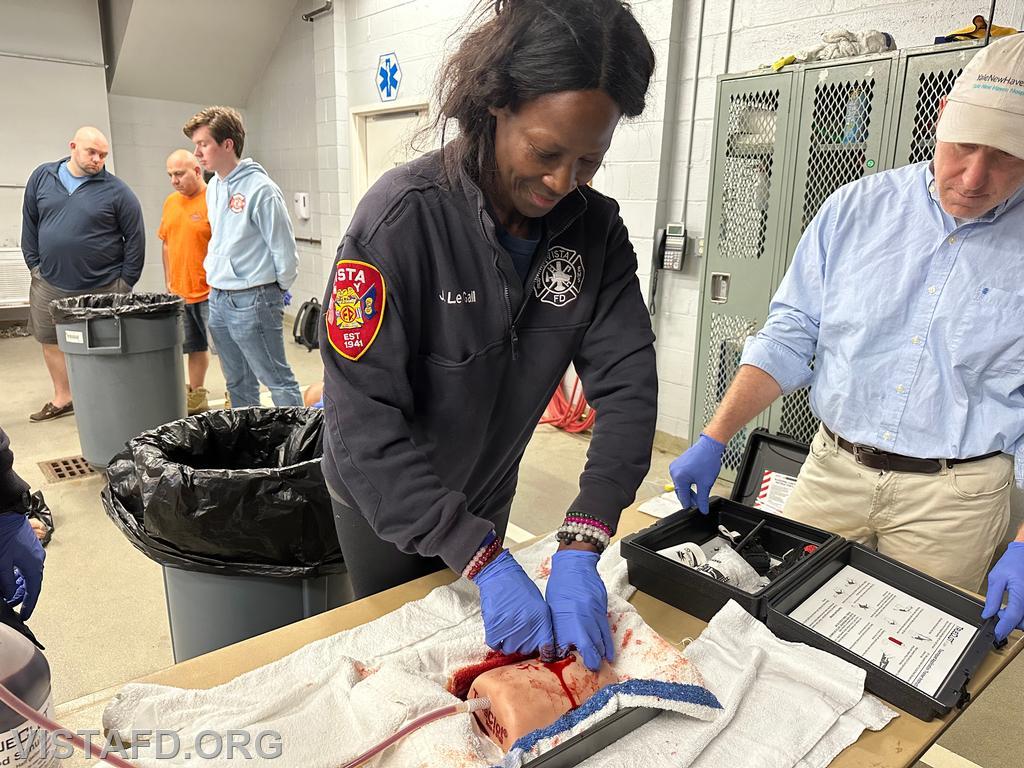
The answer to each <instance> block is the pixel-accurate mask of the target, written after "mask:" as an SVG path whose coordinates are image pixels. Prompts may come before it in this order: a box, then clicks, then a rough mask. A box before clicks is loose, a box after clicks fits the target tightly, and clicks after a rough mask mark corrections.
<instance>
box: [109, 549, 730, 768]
mask: <svg viewBox="0 0 1024 768" xmlns="http://www.w3.org/2000/svg"><path fill="white" fill-rule="evenodd" d="M555 547H556V542H555V540H554V538H553V537H550V538H549V539H547V540H545V541H543V542H541V543H539V544H536V545H534V546H532V547H529V548H527V549H525V550H522V551H520V552H518V553H517V554H516V557H517V559H518V560H519V561H520V562H521V563H522V564H523V567H524V568H525V569H526V571H527V573H530V574H531V575H532V576H533V577H534V578H535V579H536V580H537V581H538V583H539V586H540V588H541V590H543V589H544V586H545V585H544V582H545V581H546V580H547V577H548V575H549V574H550V563H551V560H550V556H551V553H552V552H553V551H554V549H555ZM599 567H600V572H601V575H602V578H603V579H604V581H605V584H606V586H607V588H608V592H609V618H610V621H611V624H612V629H613V637H614V638H615V641H616V649H617V657H616V660H615V663H614V664H613V665H612V669H613V671H614V672H615V673H616V675H617V676H618V677H619V679H620V680H621V681H622V682H620V683H618V684H617V685H615V686H609V687H608V688H606V689H604V690H603V691H602V692H599V694H598V696H595V700H594V701H593V703H591V704H590V706H589V707H588V706H584V707H580V708H579V709H578V710H576V711H575V712H573V713H570V714H569V715H567V716H566V717H564V718H562V719H561V720H559V721H558V723H556V724H555V725H554V726H552V727H551V728H549V729H545V730H544V731H543V732H540V731H538V732H535V733H534V734H532V735H531V737H527V738H525V739H521V740H520V742H519V743H517V744H516V745H514V746H513V749H512V750H510V752H509V754H508V755H503V754H502V752H501V750H500V749H499V748H498V747H497V746H496V745H495V744H494V743H493V742H491V741H490V739H488V738H487V737H486V736H485V735H483V733H482V732H481V731H480V729H479V728H478V727H476V726H475V724H474V722H473V718H472V716H471V715H454V716H451V717H448V718H445V719H443V720H439V721H436V722H434V723H431V724H430V725H428V726H425V727H424V728H422V729H421V730H419V731H417V732H416V733H414V734H412V735H410V736H408V737H407V738H406V739H404V740H403V741H402V742H400V743H399V744H398V745H397V746H395V747H393V748H391V749H389V750H388V751H387V752H385V753H384V754H383V755H382V756H381V757H379V758H377V760H376V761H375V762H374V766H403V767H404V766H432V765H437V766H464V767H465V768H470V767H473V768H476V767H478V766H480V767H482V766H490V765H494V764H496V763H500V762H502V761H503V760H504V761H505V764H506V765H510V766H517V765H519V764H521V763H522V762H523V761H525V760H528V759H529V758H531V757H533V756H535V755H537V754H539V753H541V752H543V751H546V750H547V749H548V748H549V747H550V746H551V745H552V744H555V743H557V742H558V741H560V740H564V739H565V738H568V737H569V736H572V735H573V734H575V733H577V732H579V731H580V730H582V729H584V728H586V727H589V726H590V725H592V724H593V723H594V722H596V721H597V720H599V719H601V718H603V717H607V716H609V715H610V714H611V713H613V712H615V711H616V710H617V709H618V708H619V707H622V706H636V705H643V706H654V707H659V708H662V709H666V710H671V711H672V712H673V713H675V714H676V716H678V717H681V718H683V719H692V718H697V719H702V720H712V719H714V718H715V717H716V715H717V714H718V712H719V711H720V706H719V704H718V701H717V700H716V699H715V697H714V696H713V695H712V694H711V693H710V692H709V691H708V690H707V689H706V688H705V687H704V685H703V681H702V680H701V678H700V676H699V674H698V673H697V672H696V670H695V669H694V667H693V665H692V664H690V663H689V662H688V661H687V660H686V659H685V658H684V657H683V656H682V655H681V654H680V653H679V652H678V651H677V650H676V649H675V648H673V647H672V646H671V645H670V644H669V643H667V642H665V641H664V640H662V639H661V638H660V637H659V636H658V635H657V634H656V633H655V632H654V631H653V630H651V629H650V627H648V626H647V625H646V624H645V623H644V622H643V620H642V619H641V618H640V616H639V614H637V612H636V610H635V609H634V608H633V607H632V606H631V605H630V604H629V603H628V602H626V598H627V597H628V596H629V595H630V594H632V592H633V591H634V590H633V588H632V587H630V586H629V584H628V582H627V577H626V567H625V561H624V560H623V559H622V557H621V555H619V553H618V548H617V547H614V548H611V549H609V550H608V552H606V553H605V556H604V557H602V559H601V563H600V566H599ZM483 636H484V633H483V623H482V621H481V619H480V607H479V597H478V593H477V589H476V587H475V586H473V585H472V584H469V583H468V582H466V581H465V580H459V581H457V582H455V583H454V584H452V585H450V586H446V587H440V588H438V589H435V590H434V591H433V592H431V593H430V594H429V595H428V596H427V597H425V598H423V599H422V600H417V601H415V602H412V603H409V604H407V605H404V606H402V607H401V608H399V609H398V610H396V611H394V612H392V613H390V614H388V615H386V616H382V617H381V618H379V619H377V620H375V621H372V622H370V623H368V624H365V625H362V626H359V627H355V628H353V629H350V630H346V631H344V632H340V633H338V634H336V635H334V636H332V637H328V638H325V639H323V640H320V641H317V642H314V643H311V644H309V645H308V646H305V647H304V648H301V649H300V650H298V651H296V652H295V653H293V654H291V655H290V656H287V657H285V658H283V659H280V660H279V661H277V662H274V663H272V664H269V665H267V666H265V667H262V668H260V669H256V670H253V671H251V672H249V673H246V674H244V675H241V676H240V677H238V678H236V679H235V680H232V681H231V682H229V683H226V684H224V685H221V686H218V687H216V688H213V689H210V690H184V689H178V688H170V687H166V686H156V685H141V684H130V685H128V686H126V687H125V688H124V689H122V691H121V692H120V693H119V694H118V695H117V696H116V697H115V699H114V700H113V701H112V702H111V703H110V704H109V705H108V707H107V709H106V711H105V712H104V716H103V724H104V727H105V728H107V729H110V730H113V731H117V732H118V733H121V734H126V735H127V734H128V733H130V732H131V731H133V730H136V731H138V730H147V729H152V730H155V729H170V730H174V731H176V732H177V735H178V739H179V741H180V744H181V752H182V755H181V756H179V757H178V759H176V760H166V759H156V757H155V755H154V749H155V748H151V749H145V748H143V749H141V750H140V757H139V759H137V761H136V762H137V764H138V765H139V766H141V767H142V768H168V767H169V766H175V765H191V764H192V763H194V762H196V760H195V758H194V757H193V759H192V760H191V761H186V760H185V759H184V758H183V755H184V753H185V752H190V753H192V755H193V756H194V755H196V754H197V753H198V750H199V748H198V747H197V745H196V740H197V737H198V736H199V735H200V734H201V733H202V732H203V731H213V732H216V733H220V734H222V735H223V734H225V733H227V732H228V731H230V730H237V729H244V730H245V731H247V732H248V733H249V734H250V735H251V738H252V740H253V743H255V742H256V740H257V738H258V736H259V734H260V733H261V732H266V731H275V732H277V733H279V734H280V735H281V755H280V757H279V758H276V759H274V758H267V759H261V758H260V756H259V755H258V754H256V753H255V752H254V751H253V748H252V747H251V746H250V752H251V753H252V754H253V759H252V760H251V761H247V764H251V765H254V766H259V765H264V764H265V765H267V766H274V768H289V767H291V766H294V767H295V768H319V767H320V766H323V768H337V766H338V765H341V764H343V763H345V762H346V761H348V760H351V759H352V758H353V757H355V756H357V755H359V754H361V753H362V752H364V751H365V750H366V749H368V748H369V747H371V746H373V745H374V744H376V743H377V742H379V741H381V740H383V739H384V738H386V737H388V736H390V735H391V734H392V733H394V732H395V731H396V730H398V729H399V728H400V727H401V726H402V725H403V724H405V723H406V722H408V721H410V720H412V719H414V718H416V717H418V716H420V715H422V714H425V713H427V712H430V711H432V710H434V709H437V708H439V707H442V706H446V705H449V704H452V703H454V702H456V701H457V699H456V697H455V696H454V695H452V693H450V691H449V689H451V688H454V687H456V682H457V681H456V678H457V677H459V671H460V670H466V669H468V668H472V667H474V666H477V665H479V664H480V663H481V662H482V661H484V660H485V659H486V657H487V655H488V649H487V647H486V646H485V645H484V642H483ZM207 751H210V750H207ZM237 760H238V755H237V754H236V756H235V761H234V762H233V763H230V764H231V765H234V764H237ZM203 765H206V766H221V765H224V766H227V765H229V761H228V760H227V757H226V755H223V756H222V757H220V758H218V759H211V760H207V761H204V762H203Z"/></svg>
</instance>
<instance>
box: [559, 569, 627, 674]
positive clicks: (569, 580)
mask: <svg viewBox="0 0 1024 768" xmlns="http://www.w3.org/2000/svg"><path fill="white" fill-rule="evenodd" d="M599 558H600V555H598V554H597V552H586V551H584V550H580V549H563V550H561V551H560V552H555V554H554V556H553V557H552V558H551V577H550V578H549V579H548V588H547V593H546V597H547V601H548V605H549V606H551V621H552V624H553V627H554V630H555V643H556V644H557V655H558V656H559V657H562V656H564V655H565V654H566V653H568V651H569V646H574V647H575V648H576V650H577V651H579V652H580V655H581V656H582V657H583V663H584V664H586V665H587V669H590V670H593V671H595V672H596V671H597V669H598V668H599V667H600V666H601V659H608V661H613V660H614V659H615V646H614V645H613V644H612V631H611V628H610V627H609V626H608V591H607V590H606V589H605V587H604V582H603V581H601V576H600V575H599V574H598V572H597V561H598V559H599Z"/></svg>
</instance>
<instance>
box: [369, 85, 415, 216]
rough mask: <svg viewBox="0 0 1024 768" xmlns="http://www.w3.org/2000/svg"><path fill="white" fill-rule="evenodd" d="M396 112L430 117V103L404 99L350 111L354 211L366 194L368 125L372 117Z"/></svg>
mask: <svg viewBox="0 0 1024 768" xmlns="http://www.w3.org/2000/svg"><path fill="white" fill-rule="evenodd" d="M396 112H426V113H427V115H428V117H429V115H430V104H429V102H426V101H423V100H422V99H403V100H400V101H392V102H389V103H388V104H387V105H382V104H365V105H362V106H358V107H352V108H351V109H349V120H350V125H349V133H350V135H351V137H352V141H351V142H349V143H350V145H351V146H350V148H349V153H350V158H351V165H352V209H353V210H355V206H356V203H358V202H359V200H360V198H362V196H363V195H365V194H366V190H367V189H368V188H369V185H368V184H367V182H366V123H367V121H368V120H369V119H370V118H371V117H378V116H379V115H389V114H395V113H396Z"/></svg>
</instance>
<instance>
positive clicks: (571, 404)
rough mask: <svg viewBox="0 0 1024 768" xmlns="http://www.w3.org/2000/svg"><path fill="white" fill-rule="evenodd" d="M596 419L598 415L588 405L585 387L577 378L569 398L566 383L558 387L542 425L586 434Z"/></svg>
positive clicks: (545, 412)
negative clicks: (584, 393)
mask: <svg viewBox="0 0 1024 768" xmlns="http://www.w3.org/2000/svg"><path fill="white" fill-rule="evenodd" d="M595 418H596V413H595V412H594V409H593V408H591V407H590V404H589V403H587V398H586V397H584V395H583V387H582V386H580V380H579V379H578V378H577V379H576V381H575V382H574V383H573V385H572V393H571V394H570V395H569V397H568V398H567V397H566V396H565V382H564V381H563V382H562V383H561V384H559V385H558V389H556V390H555V394H554V395H552V397H551V402H549V403H548V407H547V408H546V409H545V410H544V416H543V417H541V420H540V423H541V424H550V425H552V426H554V427H558V428H559V429H563V430H565V431H566V432H570V433H574V434H575V433H577V432H586V431H587V430H588V429H590V428H591V427H592V426H594V419H595Z"/></svg>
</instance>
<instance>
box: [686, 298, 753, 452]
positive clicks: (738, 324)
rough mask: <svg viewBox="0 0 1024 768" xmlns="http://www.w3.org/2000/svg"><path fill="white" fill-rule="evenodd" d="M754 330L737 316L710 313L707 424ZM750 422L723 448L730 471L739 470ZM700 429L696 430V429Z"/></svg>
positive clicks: (707, 363)
mask: <svg viewBox="0 0 1024 768" xmlns="http://www.w3.org/2000/svg"><path fill="white" fill-rule="evenodd" d="M756 330H757V323H756V322H755V321H754V320H753V319H751V318H749V317H742V316H740V315H725V314H721V313H718V312H712V313H711V331H710V336H709V342H708V356H707V359H706V360H705V366H706V367H705V371H706V381H705V388H704V392H705V395H704V412H703V418H704V420H703V421H702V422H701V424H702V425H703V424H707V423H708V422H709V421H710V420H711V417H712V416H713V415H714V413H715V409H716V408H717V407H718V404H719V403H720V402H721V401H722V398H723V397H724V396H725V391H726V390H727V389H728V388H729V384H730V383H731V382H732V379H733V376H735V375H736V369H737V368H739V365H740V356H741V355H742V354H743V343H744V342H745V341H746V338H747V336H750V335H751V334H753V333H754V332H755V331H756ZM752 426H753V425H747V426H745V427H743V429H741V430H740V431H739V432H737V433H736V435H735V437H733V439H732V440H730V441H729V443H728V445H726V447H725V455H724V456H723V457H722V467H723V468H725V469H728V470H731V471H732V472H735V471H736V470H737V469H739V466H740V459H741V458H743V449H744V448H745V447H746V444H747V435H748V434H749V430H750V428H751V427H752ZM699 431H700V430H699V429H698V430H697V432H699Z"/></svg>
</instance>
